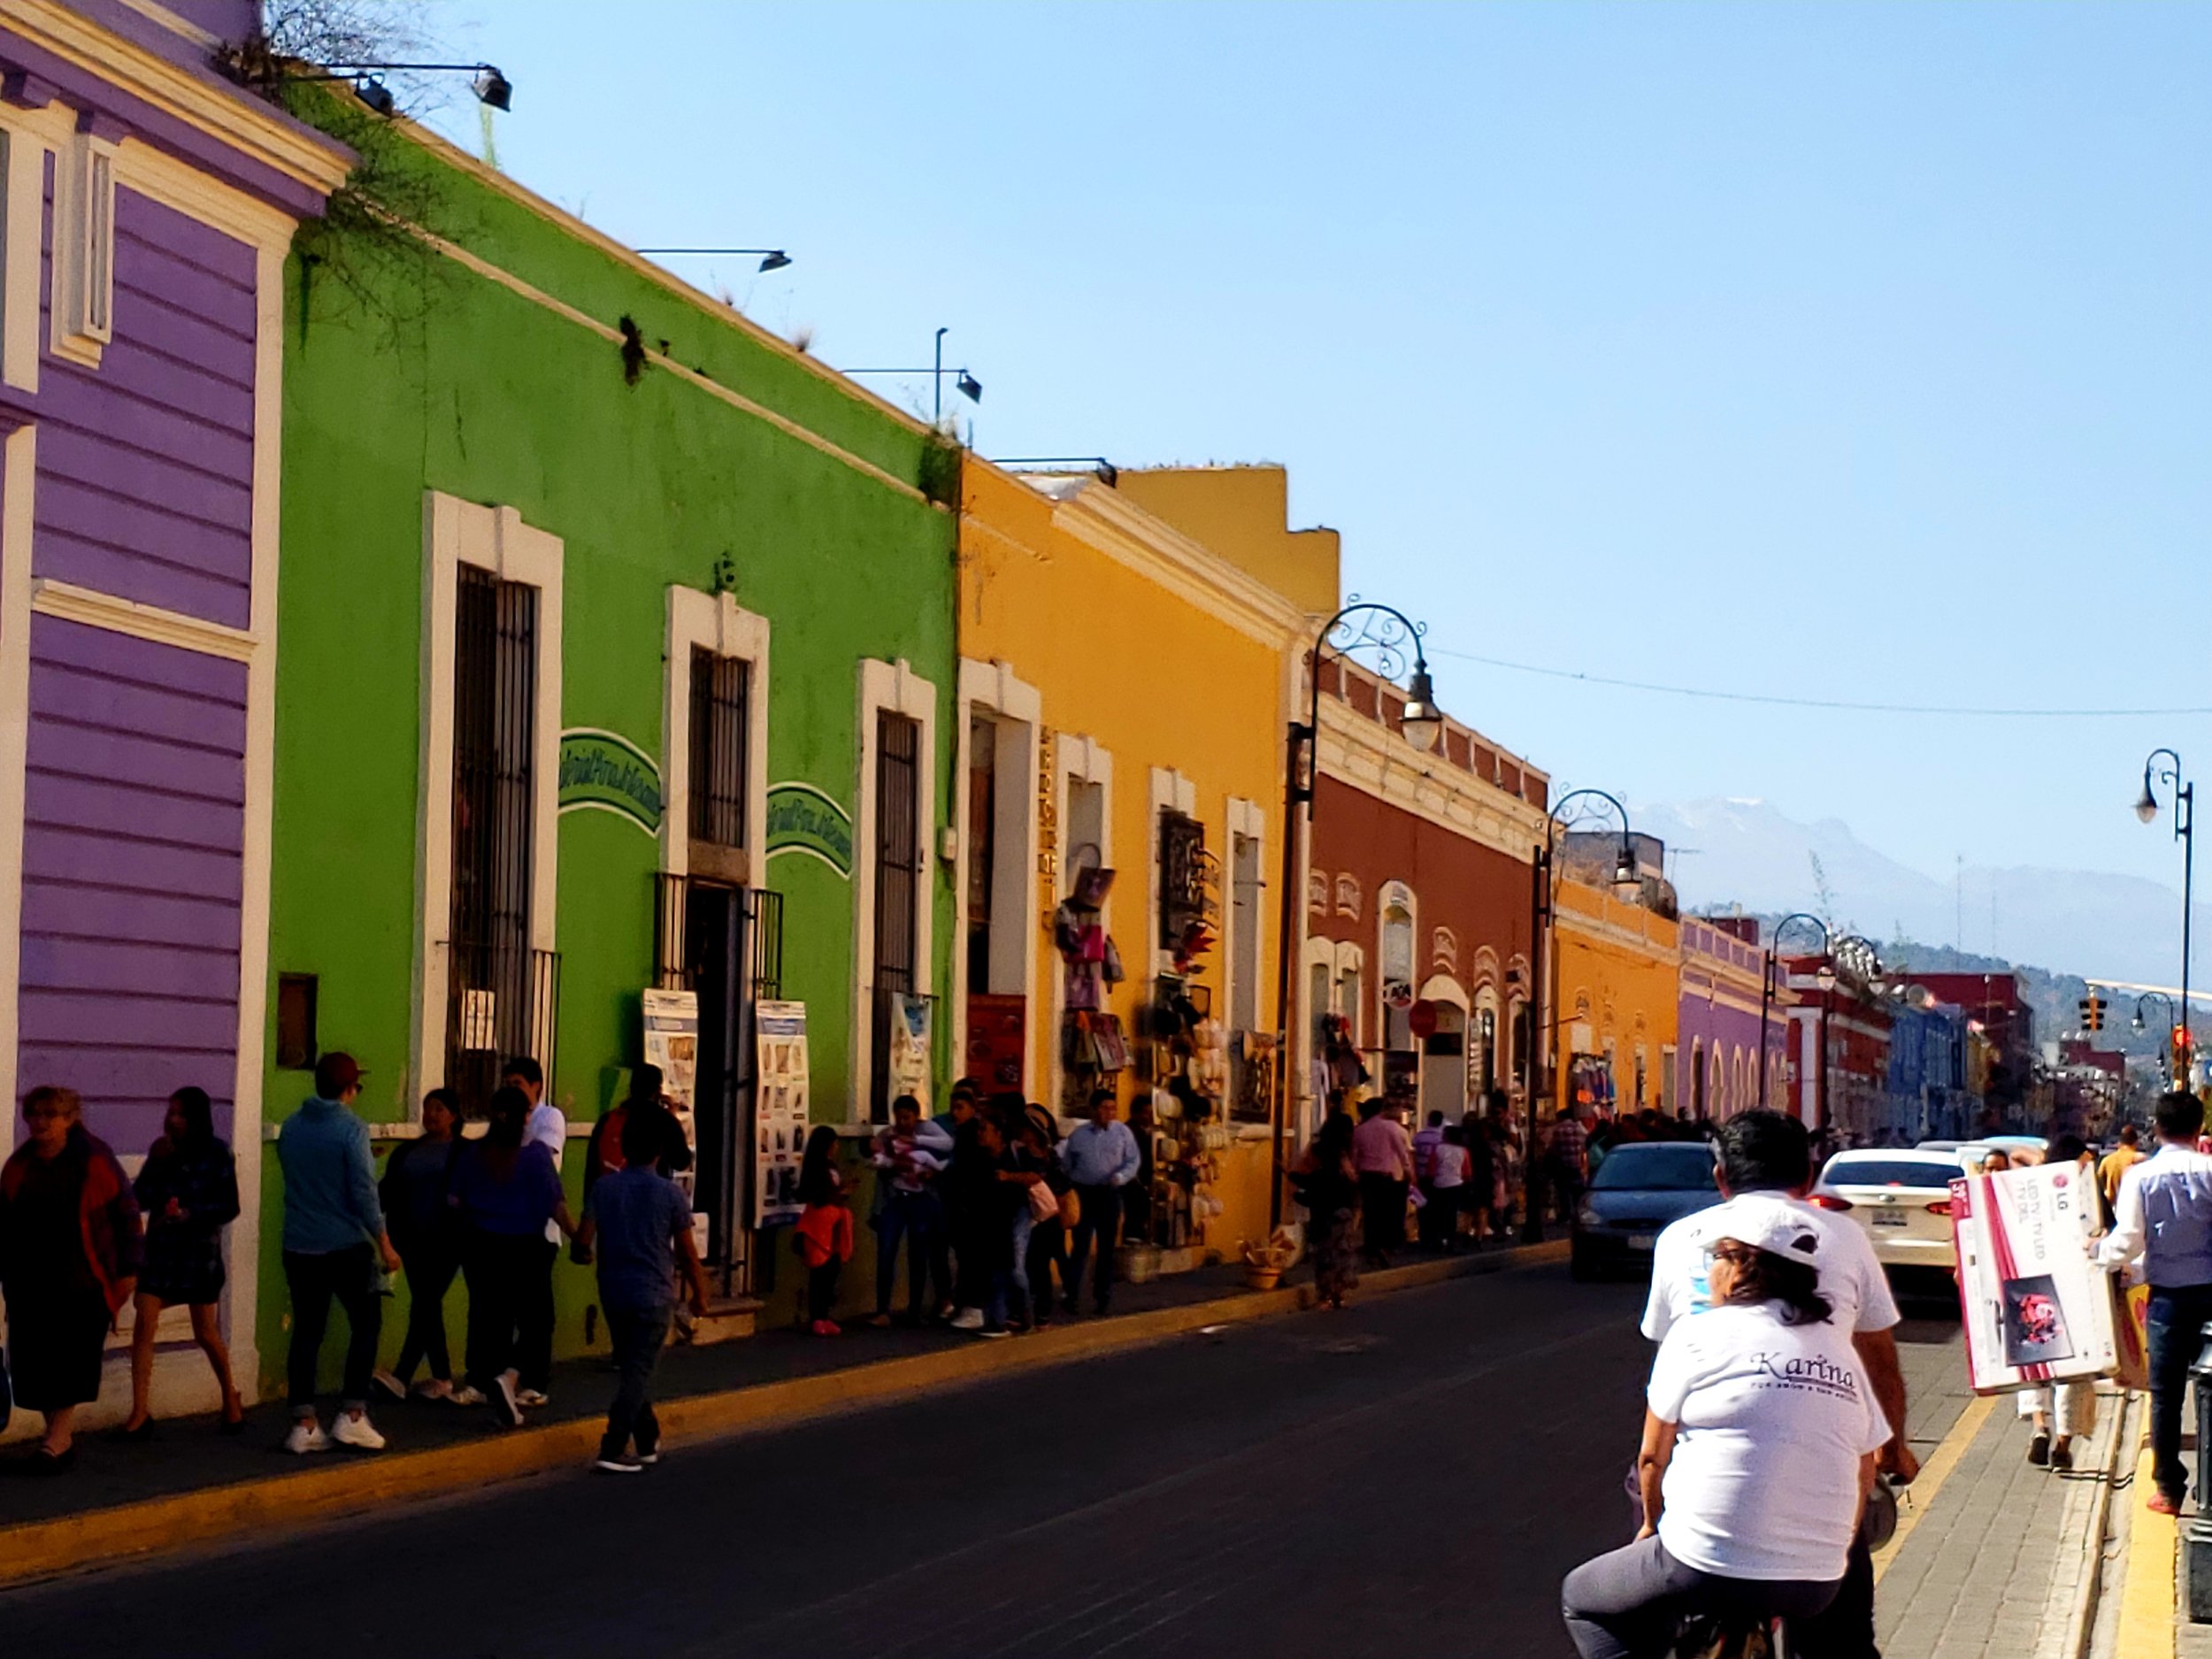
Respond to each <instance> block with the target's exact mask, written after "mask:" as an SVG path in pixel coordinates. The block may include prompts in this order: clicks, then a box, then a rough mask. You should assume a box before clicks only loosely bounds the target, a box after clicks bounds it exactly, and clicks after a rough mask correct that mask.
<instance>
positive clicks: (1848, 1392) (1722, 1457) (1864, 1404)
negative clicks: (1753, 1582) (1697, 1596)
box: [1645, 1302, 1889, 1584]
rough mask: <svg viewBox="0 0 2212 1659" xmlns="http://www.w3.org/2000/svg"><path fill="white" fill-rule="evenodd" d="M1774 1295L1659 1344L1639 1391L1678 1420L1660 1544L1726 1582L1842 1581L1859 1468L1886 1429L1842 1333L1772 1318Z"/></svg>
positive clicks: (1660, 1412) (1681, 1327)
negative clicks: (1645, 1382) (1645, 1383)
mask: <svg viewBox="0 0 2212 1659" xmlns="http://www.w3.org/2000/svg"><path fill="white" fill-rule="evenodd" d="M1780 1306H1781V1304H1779V1303H1778V1302H1757V1303H1754V1304H1752V1305H1749V1306H1729V1307H1723V1308H1715V1309H1711V1310H1708V1311H1707V1312H1706V1313H1704V1314H1702V1315H1701V1316H1700V1317H1697V1318H1694V1319H1685V1320H1683V1321H1682V1322H1681V1323H1680V1324H1678V1325H1676V1326H1675V1327H1674V1329H1673V1330H1671V1331H1670V1332H1669V1333H1667V1339H1666V1340H1665V1341H1663V1342H1662V1343H1661V1344H1660V1345H1659V1357H1658V1359H1657V1360H1656V1361H1655V1362H1654V1363H1653V1365H1652V1368H1651V1383H1650V1386H1649V1388H1648V1389H1647V1393H1646V1395H1645V1398H1646V1400H1647V1402H1648V1403H1649V1405H1650V1407H1651V1409H1652V1411H1653V1412H1654V1413H1655V1415H1657V1416H1658V1417H1662V1418H1663V1419H1664V1420H1665V1421H1667V1422H1669V1423H1672V1424H1675V1425H1678V1434H1677V1437H1676V1440H1675V1442H1674V1456H1673V1458H1672V1460H1671V1462H1670V1463H1668V1465H1667V1472H1666V1478H1665V1480H1664V1482H1663V1485H1662V1486H1661V1505H1660V1510H1659V1541H1660V1542H1661V1543H1662V1544H1663V1545H1665V1546H1666V1550H1667V1554H1669V1555H1672V1556H1673V1557H1674V1558H1675V1559H1676V1560H1677V1561H1678V1562H1680V1563H1683V1564H1684V1565H1685V1566H1688V1567H1695V1568H1696V1569H1697V1570H1698V1571H1701V1572H1710V1573H1716V1574H1718V1575H1719V1576H1720V1577H1722V1578H1760V1579H1775V1578H1794V1579H1802V1580H1807V1581H1809V1582H1811V1583H1815V1584H1827V1583H1831V1582H1832V1581H1833V1580H1835V1579H1838V1578H1842V1577H1843V1572H1844V1565H1845V1557H1846V1555H1847V1554H1848V1553H1849V1551H1850V1548H1851V1539H1852V1535H1853V1533H1854V1532H1855V1531H1856V1530H1857V1525H1858V1515H1859V1463H1860V1459H1861V1458H1863V1456H1865V1455H1866V1454H1867V1453H1869V1452H1871V1451H1877V1450H1878V1449H1880V1448H1881V1447H1882V1446H1883V1445H1885V1444H1886V1442H1887V1441H1888V1440H1889V1424H1888V1422H1887V1421H1886V1419H1885V1418H1884V1417H1883V1416H1882V1409H1881V1407H1879V1406H1878V1405H1877V1404H1876V1403H1875V1402H1874V1389H1873V1386H1872V1385H1871V1384H1870V1383H1869V1382H1868V1380H1867V1376H1866V1371H1865V1368H1864V1367H1863V1366H1862V1365H1861V1364H1860V1363H1859V1356H1858V1355H1857V1353H1856V1352H1855V1350H1854V1349H1853V1348H1852V1346H1851V1338H1850V1335H1849V1333H1847V1332H1846V1331H1845V1330H1844V1329H1843V1327H1842V1326H1841V1325H1838V1324H1837V1323H1836V1322H1835V1321H1833V1320H1830V1321H1828V1322H1826V1323H1824V1324H1821V1325H1785V1324H1783V1323H1782V1321H1781V1318H1780V1317H1779V1310H1780Z"/></svg>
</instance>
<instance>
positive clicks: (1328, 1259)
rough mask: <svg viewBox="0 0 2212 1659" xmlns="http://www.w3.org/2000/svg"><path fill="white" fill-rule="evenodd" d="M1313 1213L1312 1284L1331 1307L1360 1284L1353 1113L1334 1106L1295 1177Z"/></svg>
mask: <svg viewBox="0 0 2212 1659" xmlns="http://www.w3.org/2000/svg"><path fill="white" fill-rule="evenodd" d="M1291 1185H1292V1186H1293V1187H1295V1188H1296V1190H1297V1194H1298V1202H1300V1203H1301V1204H1303V1205H1304V1206H1305V1208H1306V1213H1307V1215H1308V1216H1309V1217H1310V1223H1309V1231H1308V1239H1309V1241H1310V1243H1311V1245H1312V1248H1313V1289H1314V1294H1315V1295H1316V1296H1317V1298H1319V1300H1320V1301H1321V1302H1322V1303H1323V1304H1324V1305H1325V1306H1327V1307H1331V1308H1341V1307H1342V1306H1343V1305H1344V1297H1345V1294H1346V1293H1347V1292H1348V1291H1352V1290H1356V1289H1357V1288H1358V1286H1359V1256H1360V1246H1359V1175H1358V1173H1357V1171H1355V1170H1354V1168H1353V1167H1352V1118H1351V1114H1350V1113H1349V1112H1342V1111H1333V1112H1331V1113H1330V1114H1329V1116H1328V1118H1326V1120H1325V1121H1324V1122H1323V1124H1322V1125H1321V1133H1319V1134H1317V1135H1316V1136H1314V1138H1313V1144H1312V1145H1311V1146H1310V1147H1309V1148H1306V1156H1304V1158H1302V1160H1301V1161H1300V1162H1299V1165H1298V1169H1297V1172H1296V1173H1295V1174H1294V1175H1293V1176H1292V1177H1291Z"/></svg>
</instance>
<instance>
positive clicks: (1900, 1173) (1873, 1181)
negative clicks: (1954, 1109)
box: [1820, 1158, 1966, 1187]
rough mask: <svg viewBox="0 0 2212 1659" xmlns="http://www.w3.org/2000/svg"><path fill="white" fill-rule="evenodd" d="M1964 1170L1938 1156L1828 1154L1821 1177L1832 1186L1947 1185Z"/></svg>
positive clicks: (1963, 1172)
mask: <svg viewBox="0 0 2212 1659" xmlns="http://www.w3.org/2000/svg"><path fill="white" fill-rule="evenodd" d="M1965 1173H1966V1171H1964V1170H1962V1169H1961V1168H1960V1167H1959V1166H1958V1165H1957V1164H1953V1163H1947V1162H1946V1161H1945V1160H1943V1159H1940V1158H1831V1159H1830V1160H1829V1161H1828V1168H1827V1170H1826V1171H1824V1173H1823V1174H1822V1176H1821V1178H1820V1179H1822V1180H1824V1181H1825V1182H1826V1183H1827V1184H1828V1185H1829V1186H1831V1187H1948V1186H1950V1184H1951V1183H1952V1182H1953V1181H1955V1180H1956V1179H1959V1177H1960V1176H1962V1175H1963V1174H1965Z"/></svg>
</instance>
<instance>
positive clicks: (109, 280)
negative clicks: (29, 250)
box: [50, 132, 115, 368]
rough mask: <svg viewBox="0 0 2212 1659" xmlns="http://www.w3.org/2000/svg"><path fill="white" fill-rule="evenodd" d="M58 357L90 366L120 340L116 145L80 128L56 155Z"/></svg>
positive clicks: (54, 342) (55, 340)
mask: <svg viewBox="0 0 2212 1659" xmlns="http://www.w3.org/2000/svg"><path fill="white" fill-rule="evenodd" d="M52 334H53V338H52V341H51V342H50V344H51V346H52V349H53V352H54V355H55V356H56V357H65V358H67V359H68V360H69V361H71V362H73V363H81V364H83V365H85V366H87V367H88V368H98V367H99V366H100V354H101V352H102V350H103V349H104V348H106V347H107V346H108V345H109V344H110V343H111V342H112V341H113V340H114V338H115V145H114V144H113V143H111V142H109V141H108V140H107V139H105V138H103V137H101V136H99V135H97V134H93V133H87V132H80V133H77V134H74V135H73V137H72V138H71V139H70V141H69V142H67V143H65V144H64V145H63V146H62V147H61V148H60V149H59V150H57V151H56V152H55V154H54V295H53V322H52Z"/></svg>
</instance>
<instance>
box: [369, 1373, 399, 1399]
mask: <svg viewBox="0 0 2212 1659" xmlns="http://www.w3.org/2000/svg"><path fill="white" fill-rule="evenodd" d="M369 1380H370V1381H371V1382H373V1383H374V1384H375V1385H376V1386H378V1387H379V1388H381V1389H382V1390H383V1391H384V1392H385V1393H386V1394H389V1395H391V1396H392V1398H393V1399H395V1400H404V1399H406V1398H407V1385H406V1384H405V1383H403V1382H402V1381H400V1379H398V1378H396V1377H395V1376H393V1375H392V1373H391V1372H389V1371H371V1372H370V1373H369Z"/></svg>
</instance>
